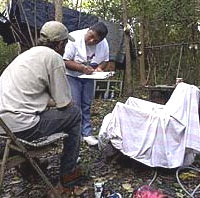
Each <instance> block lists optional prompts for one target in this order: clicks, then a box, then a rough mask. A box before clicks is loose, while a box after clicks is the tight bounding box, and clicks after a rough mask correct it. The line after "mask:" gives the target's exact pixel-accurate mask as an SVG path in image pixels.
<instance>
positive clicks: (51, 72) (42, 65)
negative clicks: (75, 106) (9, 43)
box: [0, 46, 71, 132]
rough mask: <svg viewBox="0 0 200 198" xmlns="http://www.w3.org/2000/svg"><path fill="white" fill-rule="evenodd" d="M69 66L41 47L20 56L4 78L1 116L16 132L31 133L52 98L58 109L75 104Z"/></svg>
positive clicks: (0, 85) (0, 80) (0, 91)
mask: <svg viewBox="0 0 200 198" xmlns="http://www.w3.org/2000/svg"><path fill="white" fill-rule="evenodd" d="M65 72H66V71H65V65H64V61H63V59H62V56H60V55H59V54H58V53H56V52H55V51H54V50H52V49H50V48H48V47H43V46H38V47H33V48H31V49H30V50H27V51H26V52H24V53H22V54H21V55H19V56H18V57H17V58H16V59H15V60H14V61H13V62H12V63H11V64H10V65H9V66H8V67H7V68H6V69H5V71H4V72H3V74H2V75H1V77H0V116H1V117H2V118H3V120H4V121H5V122H6V124H7V125H8V127H10V129H11V130H12V131H13V132H18V131H23V130H27V129H29V128H32V127H33V126H35V125H36V124H37V123H38V122H39V119H40V117H39V115H38V113H41V112H42V111H44V110H45V109H46V107H47V104H48V101H49V99H50V98H52V99H53V100H54V101H55V103H56V107H58V108H61V107H64V106H66V105H67V104H69V103H70V101H71V90H70V86H69V83H68V81H67V79H66V75H65Z"/></svg>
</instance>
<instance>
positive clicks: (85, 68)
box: [82, 65, 95, 74]
mask: <svg viewBox="0 0 200 198" xmlns="http://www.w3.org/2000/svg"><path fill="white" fill-rule="evenodd" d="M94 71H95V70H94V69H93V68H92V67H91V66H85V65H84V66H83V69H82V72H83V73H84V74H92V72H94Z"/></svg>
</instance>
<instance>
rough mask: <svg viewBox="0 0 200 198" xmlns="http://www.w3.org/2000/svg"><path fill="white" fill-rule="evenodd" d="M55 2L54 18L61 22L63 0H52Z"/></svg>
mask: <svg viewBox="0 0 200 198" xmlns="http://www.w3.org/2000/svg"><path fill="white" fill-rule="evenodd" d="M54 4H55V20H56V21H59V22H61V23H62V18H63V12H62V5H63V0H54Z"/></svg>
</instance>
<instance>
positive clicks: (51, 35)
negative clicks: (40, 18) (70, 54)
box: [40, 21, 75, 42]
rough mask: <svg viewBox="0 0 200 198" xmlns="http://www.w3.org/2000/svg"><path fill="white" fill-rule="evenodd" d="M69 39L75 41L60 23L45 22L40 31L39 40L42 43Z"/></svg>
mask: <svg viewBox="0 0 200 198" xmlns="http://www.w3.org/2000/svg"><path fill="white" fill-rule="evenodd" d="M65 39H69V40H70V41H75V39H74V38H73V37H72V36H70V35H69V31H68V29H67V28H66V27H65V25H63V24H62V23H60V22H58V21H48V22H46V23H45V24H44V25H43V26H42V28H41V30H40V40H41V41H44V42H48V41H50V42H54V41H62V40H65Z"/></svg>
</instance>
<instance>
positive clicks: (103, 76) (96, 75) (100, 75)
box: [78, 71, 115, 79]
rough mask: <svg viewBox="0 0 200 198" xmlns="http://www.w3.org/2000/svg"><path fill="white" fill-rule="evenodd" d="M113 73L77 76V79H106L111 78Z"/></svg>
mask: <svg viewBox="0 0 200 198" xmlns="http://www.w3.org/2000/svg"><path fill="white" fill-rule="evenodd" d="M114 74H115V72H113V71H112V72H93V73H92V74H89V75H87V74H82V75H80V76H78V77H79V78H88V79H107V78H109V77H111V76H113V75H114Z"/></svg>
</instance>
